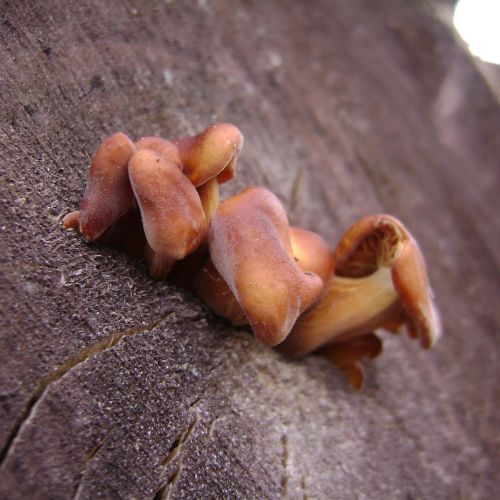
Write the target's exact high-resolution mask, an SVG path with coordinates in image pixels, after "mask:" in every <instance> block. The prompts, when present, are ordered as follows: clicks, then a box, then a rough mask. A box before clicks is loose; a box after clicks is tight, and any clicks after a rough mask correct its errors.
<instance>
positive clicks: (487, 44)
mask: <svg viewBox="0 0 500 500" xmlns="http://www.w3.org/2000/svg"><path fill="white" fill-rule="evenodd" d="M453 24H454V25H455V28H456V29H457V31H458V32H459V33H460V36H461V37H462V38H463V39H464V40H465V42H466V43H467V44H468V46H469V50H470V51H471V53H472V54H474V55H475V56H478V57H479V58H481V59H482V60H483V61H486V62H490V63H494V64H500V0H459V1H458V2H457V5H456V7H455V14H454V17H453Z"/></svg>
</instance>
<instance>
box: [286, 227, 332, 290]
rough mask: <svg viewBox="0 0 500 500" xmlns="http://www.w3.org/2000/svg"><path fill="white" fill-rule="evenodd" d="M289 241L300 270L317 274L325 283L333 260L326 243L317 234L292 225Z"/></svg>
mask: <svg viewBox="0 0 500 500" xmlns="http://www.w3.org/2000/svg"><path fill="white" fill-rule="evenodd" d="M290 242H291V245H292V253H293V255H294V257H295V259H296V260H297V263H298V265H299V266H300V268H301V269H302V271H304V272H310V273H314V274H317V275H318V276H319V277H320V278H321V279H322V280H323V281H324V282H325V283H326V282H327V281H328V279H329V278H330V276H331V274H332V272H333V267H334V262H335V260H334V256H333V250H332V249H331V248H330V246H329V245H328V243H327V242H326V241H325V240H324V239H323V238H322V237H321V236H320V235H319V234H316V233H313V232H312V231H308V230H307V229H301V228H300V227H293V226H292V227H290Z"/></svg>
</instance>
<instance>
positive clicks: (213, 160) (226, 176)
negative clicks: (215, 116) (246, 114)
mask: <svg viewBox="0 0 500 500" xmlns="http://www.w3.org/2000/svg"><path fill="white" fill-rule="evenodd" d="M175 144H176V146H177V148H178V150H179V154H180V158H181V163H182V166H183V170H184V174H185V175H187V177H189V180H190V181H191V182H192V183H193V184H194V185H195V187H198V186H201V185H202V184H205V182H207V181H208V180H209V179H212V178H213V177H217V179H218V181H219V183H220V184H222V183H224V182H227V181H230V180H231V179H232V178H233V177H234V175H235V173H236V161H237V158H238V155H239V153H240V151H241V148H242V147H243V135H242V133H241V132H240V130H239V129H238V127H235V126H234V125H231V124H230V123H218V124H216V125H212V126H211V127H208V128H207V129H206V130H204V131H203V132H201V133H199V134H198V135H195V136H194V137H187V138H185V139H180V140H178V141H176V142H175Z"/></svg>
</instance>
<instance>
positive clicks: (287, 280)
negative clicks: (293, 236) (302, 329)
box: [209, 187, 323, 346]
mask: <svg viewBox="0 0 500 500" xmlns="http://www.w3.org/2000/svg"><path fill="white" fill-rule="evenodd" d="M288 230H289V225H288V219H287V216H286V213H285V211H284V209H283V206H282V205H281V203H280V201H279V200H278V198H276V196H274V195H273V194H272V193H271V192H270V191H268V190H267V189H265V188H262V187H254V188H249V189H246V190H245V191H243V192H242V193H240V194H239V195H237V196H234V197H232V198H229V199H228V200H226V201H224V202H222V203H221V204H220V205H219V207H218V209H217V210H216V211H215V213H214V215H213V217H212V224H211V229H210V233H209V249H210V256H211V259H212V262H213V264H214V266H215V268H216V269H217V270H218V272H219V273H220V275H221V276H222V278H223V279H224V281H225V282H226V283H227V285H228V286H229V288H230V290H231V291H232V292H233V294H234V296H235V298H236V300H237V302H238V303H239V305H240V306H241V308H242V309H243V311H244V313H245V315H246V316H247V318H248V320H249V322H250V324H251V325H252V328H253V330H254V332H255V334H256V336H257V338H259V340H261V341H262V342H263V343H265V344H267V345H271V346H273V345H277V344H279V343H280V342H281V341H282V340H283V339H284V338H285V337H286V336H287V335H288V332H289V331H290V329H291V328H292V326H293V325H294V323H295V321H296V319H297V317H298V316H299V315H300V314H302V313H303V312H304V311H305V310H306V309H308V308H309V307H310V306H311V305H313V304H314V303H315V302H316V301H317V300H318V298H319V296H320V294H321V292H322V290H323V281H322V280H321V278H320V277H319V276H317V275H315V274H313V273H305V272H303V271H302V270H301V269H300V267H299V266H298V264H297V262H296V261H295V259H294V257H293V253H292V248H291V244H290V236H289V232H288Z"/></svg>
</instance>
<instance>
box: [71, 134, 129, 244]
mask: <svg viewBox="0 0 500 500" xmlns="http://www.w3.org/2000/svg"><path fill="white" fill-rule="evenodd" d="M134 151H135V146H134V143H133V142H132V141H131V140H130V139H129V138H128V137H127V136H126V135H125V134H123V133H122V132H117V133H116V134H113V135H111V136H110V137H108V138H107V139H105V140H104V142H103V143H102V144H101V145H100V146H99V148H98V149H97V152H96V154H95V156H94V159H93V161H92V165H91V167H90V171H89V176H88V183H87V189H86V190H85V194H84V196H83V200H82V203H81V206H80V214H79V225H80V232H81V233H82V234H83V235H84V236H85V237H86V238H87V239H88V240H90V241H93V240H95V239H97V238H98V237H99V236H101V234H102V233H104V231H105V230H106V229H107V228H108V227H110V226H111V225H112V224H113V223H114V222H116V221H117V220H118V218H119V217H120V216H121V215H123V214H124V213H125V212H126V211H127V210H128V209H129V208H130V207H131V205H132V201H133V194H132V188H131V186H130V181H129V178H128V173H127V165H128V162H129V160H130V158H131V156H132V155H133V154H134Z"/></svg>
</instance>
